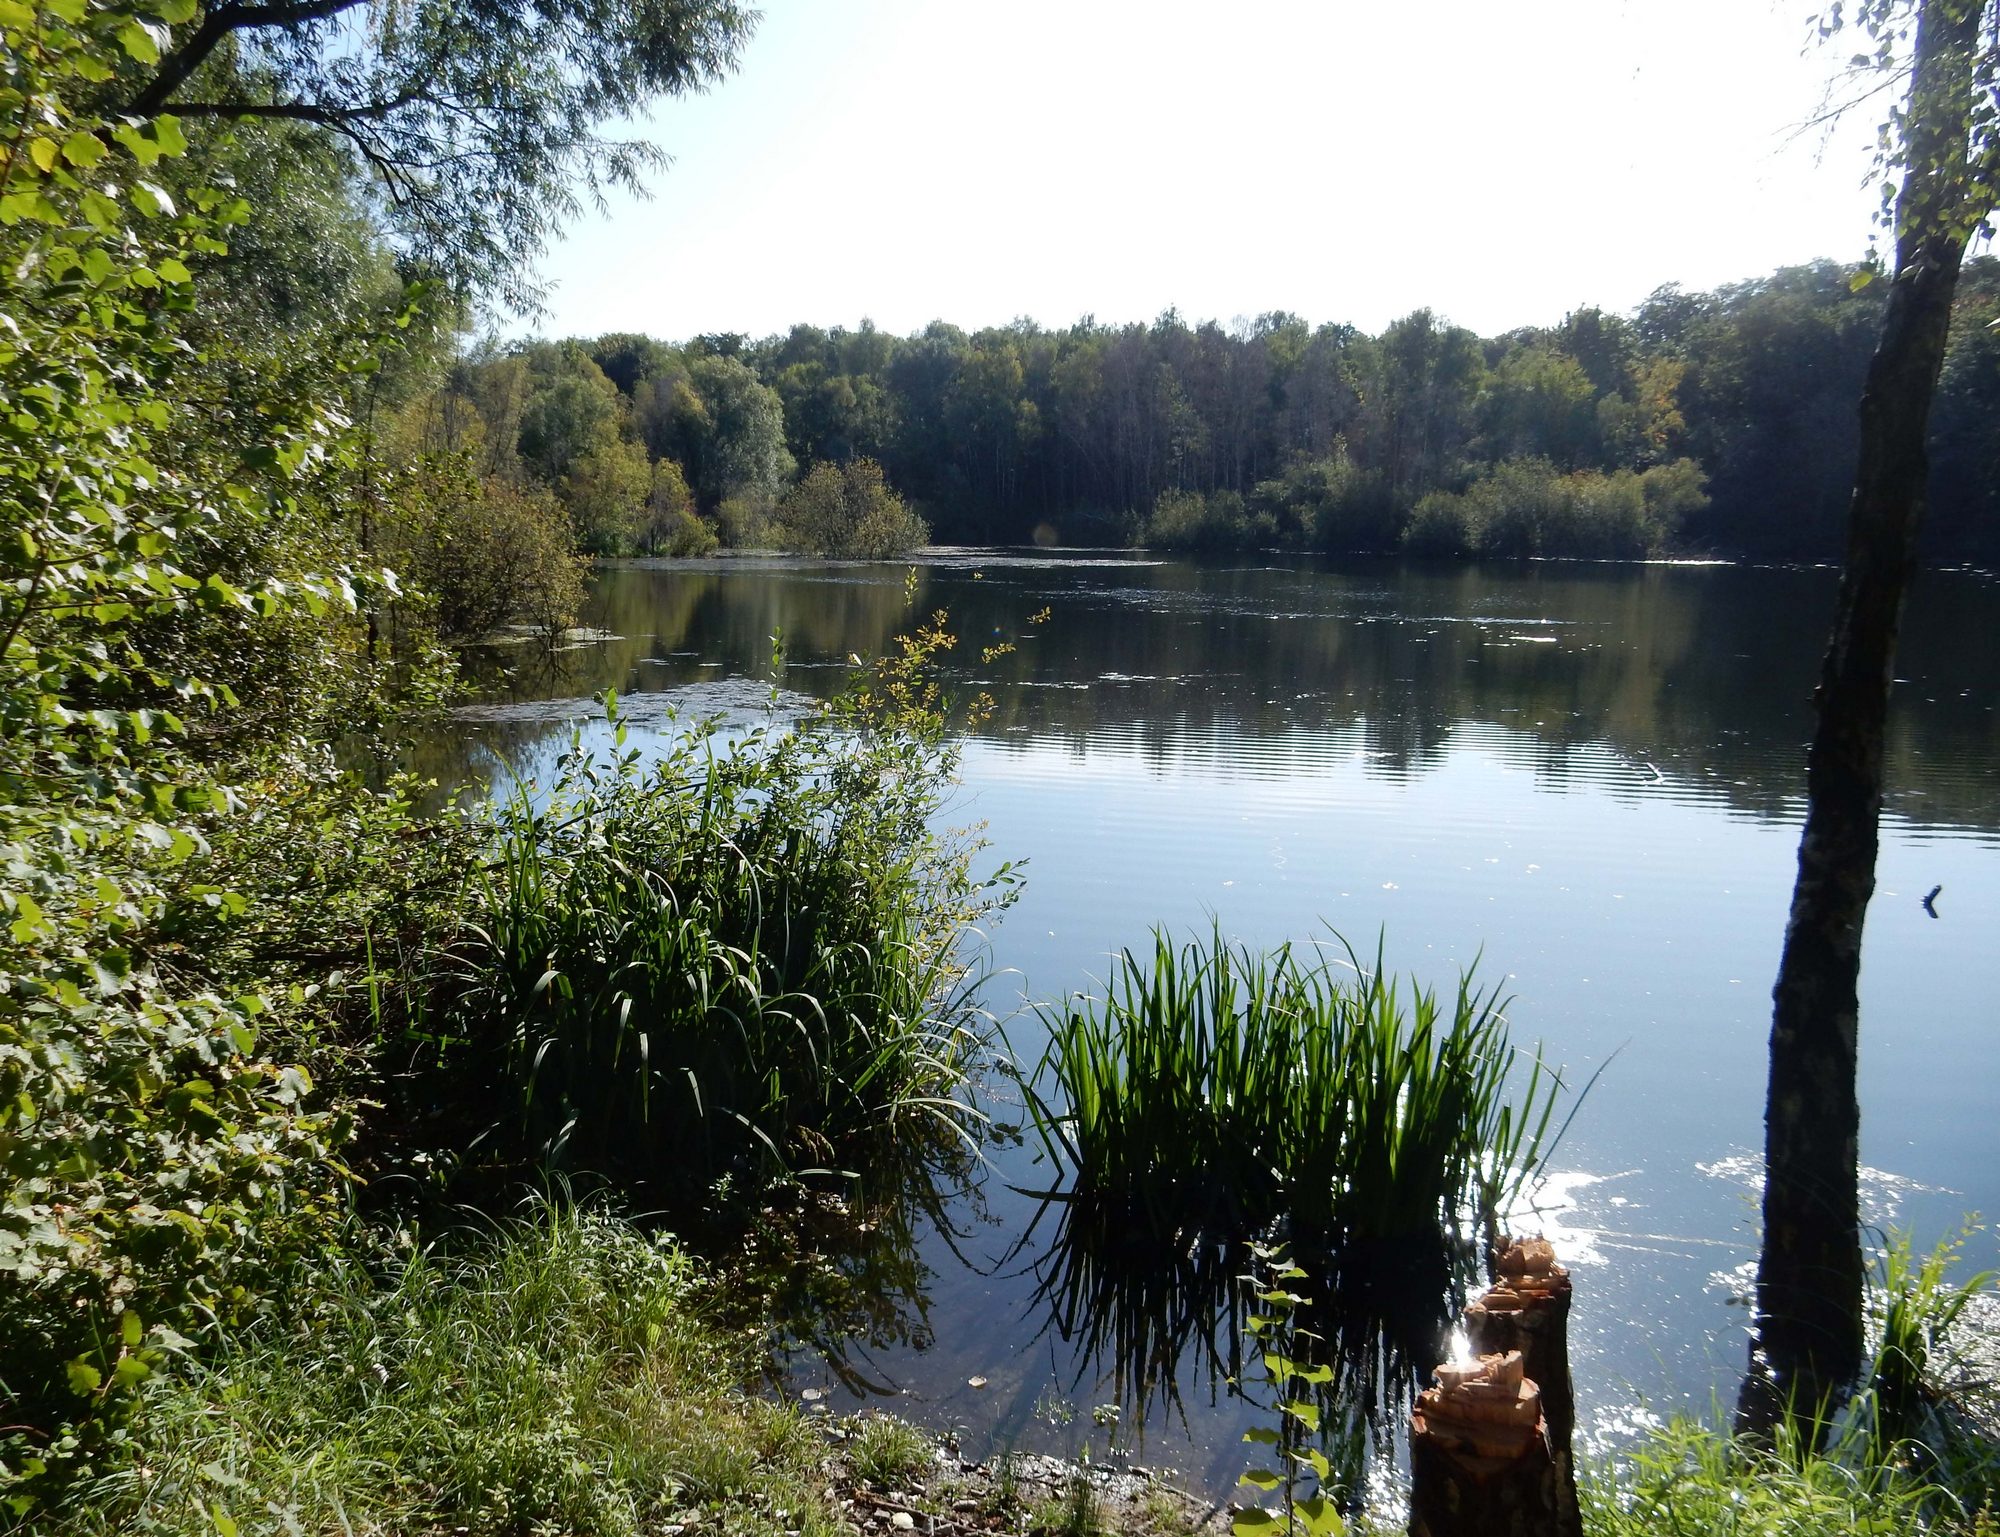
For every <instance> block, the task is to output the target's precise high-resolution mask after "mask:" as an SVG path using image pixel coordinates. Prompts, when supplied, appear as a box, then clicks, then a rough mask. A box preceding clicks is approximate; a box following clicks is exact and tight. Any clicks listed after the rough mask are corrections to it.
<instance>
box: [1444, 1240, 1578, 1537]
mask: <svg viewBox="0 0 2000 1537" xmlns="http://www.w3.org/2000/svg"><path fill="white" fill-rule="evenodd" d="M1495 1259H1496V1264H1495V1269H1496V1273H1497V1274H1498V1276H1499V1279H1498V1280H1497V1281H1496V1283H1495V1284H1494V1285H1493V1286H1492V1287H1491V1288H1490V1289H1489V1290H1488V1291H1487V1292H1486V1294H1485V1295H1484V1296H1482V1297H1481V1298H1479V1299H1478V1300H1477V1301H1476V1302H1474V1303H1472V1304H1471V1305H1470V1306H1469V1307H1467V1308H1466V1310H1465V1324H1466V1334H1467V1336H1468V1338H1469V1339H1470V1340H1471V1342H1472V1348H1473V1350H1474V1351H1475V1352H1476V1353H1477V1354H1478V1359H1477V1361H1471V1362H1453V1363H1447V1364H1446V1365H1444V1366H1440V1367H1439V1368H1438V1369H1437V1372H1436V1378H1437V1385H1436V1386H1435V1387H1432V1388H1429V1389H1426V1390H1425V1391H1424V1392H1423V1393H1421V1394H1420V1395H1418V1398H1417V1404H1416V1408H1415V1410H1414V1411H1413V1412H1412V1413H1411V1415H1410V1534H1411V1537H1489V1534H1490V1537H1582V1531H1583V1519H1582V1514H1581V1511H1580V1510H1579V1508H1578V1504H1577V1497H1576V1472H1575V1466H1574V1463H1573V1461H1572V1459H1571V1455H1570V1441H1571V1437H1572V1434H1573V1432H1574V1429H1575V1422H1576V1398H1575V1393H1574V1390H1573V1388H1572V1386H1571V1383H1570V1375H1569V1308H1570V1296H1571V1291H1570V1281H1569V1274H1568V1272H1567V1271H1565V1270H1564V1269H1563V1268H1562V1267H1561V1266H1560V1265H1558V1264H1556V1263H1555V1251H1554V1249H1553V1248H1552V1247H1551V1246H1550V1245H1549V1244H1548V1242H1547V1241H1546V1240H1543V1239H1529V1240H1527V1241H1525V1242H1523V1241H1520V1240H1514V1241H1512V1242H1510V1243H1508V1244H1507V1246H1506V1248H1505V1249H1504V1250H1502V1251H1501V1252H1500V1253H1498V1254H1497V1255H1496V1256H1495Z"/></svg>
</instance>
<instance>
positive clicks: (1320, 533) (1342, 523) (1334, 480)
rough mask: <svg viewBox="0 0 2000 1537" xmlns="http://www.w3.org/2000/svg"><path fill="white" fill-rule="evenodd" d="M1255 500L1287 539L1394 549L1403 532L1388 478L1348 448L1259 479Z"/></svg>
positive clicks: (1342, 547)
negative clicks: (1364, 466)
mask: <svg viewBox="0 0 2000 1537" xmlns="http://www.w3.org/2000/svg"><path fill="white" fill-rule="evenodd" d="M1251 504H1252V505H1253V506H1254V507H1256V508H1257V509H1258V511H1259V512H1260V513H1261V514H1263V515H1264V516H1266V517H1268V518H1269V519H1270V520H1271V522H1272V525H1273V526H1274V527H1275V528H1276V529H1278V530H1279V532H1280V534H1281V536H1282V537H1283V539H1284V541H1285V542H1286V543H1287V544H1301V545H1308V546H1310V547H1312V548H1314V549H1320V550H1329V551H1333V552H1336V553H1338V552H1343V551H1356V550H1360V551H1380V550H1393V549H1394V548H1395V547H1396V543H1397V540H1398V538H1399V537H1400V535H1401V532H1402V519H1401V518H1400V517H1399V516H1398V513H1397V508H1396V502H1395V498H1394V497H1393V496H1392V495H1391V494H1390V491H1389V482H1388V480H1387V479H1386V478H1385V477H1384V476H1383V475H1381V474H1380V473H1379V472H1377V471H1373V470H1364V469H1362V468H1360V467H1359V466H1358V465H1356V464H1355V463H1354V461H1353V460H1352V459H1350V458H1349V457H1348V455H1347V451H1346V449H1345V448H1342V449H1340V450H1339V451H1338V452H1336V453H1332V454H1328V455H1327V456H1325V457H1324V458H1320V459H1306V460H1300V461H1298V462H1296V463H1294V464H1292V465H1290V466H1288V467H1287V468H1286V470H1285V472H1284V474H1282V475H1280V476H1279V477H1278V478H1277V479H1276V480H1266V481H1262V482H1260V483H1259V484H1258V486H1257V489H1256V490H1255V491H1254V492H1253V493H1252V494H1251Z"/></svg>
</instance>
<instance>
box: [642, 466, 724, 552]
mask: <svg viewBox="0 0 2000 1537" xmlns="http://www.w3.org/2000/svg"><path fill="white" fill-rule="evenodd" d="M648 506H649V508H650V509H651V518H650V521H649V522H648V523H647V525H646V533H645V538H644V539H643V540H642V541H641V547H642V548H643V549H644V550H645V551H646V553H647V554H649V555H672V556H675V557H677V558H680V557H687V556H691V555H707V554H709V553H711V552H712V551H713V550H714V549H715V547H716V545H717V544H718V543H720V542H721V541H720V540H719V539H718V538H717V536H716V531H715V530H714V529H713V528H712V527H710V526H709V525H708V524H707V523H706V522H704V521H703V520H702V518H701V516H700V514H698V513H697V512H696V511H695V507H694V493H693V492H692V491H690V490H689V489H688V483H687V477H686V476H684V475H683V474H682V473H681V467H680V466H679V465H678V464H676V463H675V462H674V461H673V460H671V459H662V460H660V461H659V463H657V464H655V465H654V466H653V494H652V498H651V500H650V502H649V503H648Z"/></svg>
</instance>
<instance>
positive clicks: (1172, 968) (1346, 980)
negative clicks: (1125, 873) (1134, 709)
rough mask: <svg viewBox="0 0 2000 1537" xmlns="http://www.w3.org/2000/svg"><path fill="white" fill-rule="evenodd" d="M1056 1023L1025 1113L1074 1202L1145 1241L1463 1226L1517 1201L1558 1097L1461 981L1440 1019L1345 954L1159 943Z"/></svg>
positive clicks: (1548, 1076)
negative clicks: (1064, 1172)
mask: <svg viewBox="0 0 2000 1537" xmlns="http://www.w3.org/2000/svg"><path fill="white" fill-rule="evenodd" d="M1343 962H1345V964H1344V965H1343V964H1342V963H1343ZM1047 1023H1048V1025H1049V1027H1050V1043H1049V1047H1048V1050H1047V1053H1046V1055H1045V1057H1044V1059H1043V1062H1042V1064H1041V1068H1040V1069H1039V1071H1038V1072H1037V1074H1036V1077H1035V1081H1034V1086H1033V1089H1032V1092H1031V1094H1030V1106H1031V1109H1032V1111H1033V1113H1034V1116H1035V1119H1036V1122H1037V1124H1038V1126H1039V1127H1040V1129H1041V1133H1042V1136H1043V1139H1044V1141H1045V1143H1046V1144H1047V1146H1048V1147H1049V1149H1050V1151H1051V1152H1052V1153H1054V1154H1055V1155H1056V1156H1058V1157H1059V1158H1060V1159H1061V1160H1062V1161H1063V1162H1064V1163H1066V1164H1067V1166H1068V1168H1069V1170H1070V1171H1071V1185H1070V1188H1069V1191H1068V1192H1067V1197H1068V1199H1070V1200H1073V1201H1074V1200H1085V1201H1090V1202H1093V1203H1104V1204H1109V1205H1111V1206H1113V1207H1115V1208H1117V1209H1119V1210H1121V1211H1122V1212H1125V1213H1127V1214H1129V1216H1130V1217H1131V1219H1132V1220H1134V1221H1136V1222H1139V1223H1142V1224H1144V1225H1145V1226H1146V1227H1147V1228H1149V1229H1150V1230H1152V1231H1154V1232H1161V1231H1174V1230H1185V1229H1189V1228H1205V1229H1210V1230H1216V1229H1221V1230H1226V1231H1234V1232H1239V1233H1247V1232H1255V1231H1260V1230H1263V1229H1265V1228H1267V1227H1269V1226H1270V1225H1271V1224H1273V1223H1276V1222H1278V1221H1280V1220H1284V1221H1287V1222H1289V1223H1290V1224H1291V1226H1292V1228H1293V1229H1294V1231H1296V1232H1299V1233H1301V1234H1308V1235H1312V1236H1314V1237H1317V1238H1321V1239H1324V1240H1327V1241H1331V1242H1339V1241H1346V1240H1352V1239H1383V1238H1398V1237H1407V1236H1413V1235H1419V1234H1423V1233H1426V1232H1435V1231H1438V1230H1439V1229H1440V1228H1448V1227H1451V1226H1453V1225H1454V1224H1456V1223H1457V1222H1458V1221H1459V1219H1460V1218H1461V1217H1462V1216H1464V1215H1465V1214H1466V1213H1467V1212H1468V1209H1469V1208H1471V1207H1473V1206H1475V1205H1479V1206H1489V1207H1493V1208H1499V1207H1502V1206H1504V1205H1505V1203H1506V1202H1507V1200H1508V1199H1509V1197H1511V1196H1512V1195H1513V1194H1514V1193H1515V1192H1516V1191H1517V1190H1518V1189H1519V1187H1520V1185H1521V1183H1522V1181H1523V1180H1525V1178H1526V1177H1527V1176H1528V1174H1529V1173H1530V1172H1531V1171H1532V1170H1533V1169H1534V1168H1535V1167H1536V1163H1537V1159H1538V1157H1539V1155H1540V1150H1541V1144H1542V1140H1543V1138H1544V1136H1545V1135H1546V1133H1547V1130H1548V1126H1549V1119H1550V1114H1551V1111H1552V1109H1553V1106H1554V1091H1555V1089H1556V1088H1557V1087H1558V1085H1559V1080H1558V1078H1557V1075H1556V1074H1555V1073H1554V1072H1553V1071H1552V1070H1550V1069H1548V1068H1547V1067H1546V1066H1544V1064H1543V1063H1542V1061H1541V1059H1540V1057H1539V1055H1536V1056H1534V1057H1532V1058H1525V1059H1524V1058H1523V1057H1522V1056H1521V1054H1520V1053H1518V1052H1517V1051H1516V1050H1515V1049H1514V1048H1513V1046H1512V1044H1511V1043H1510V1041H1509V1038H1508V1030H1507V1023H1506V1019H1505V1016H1504V1014H1503V1012H1502V1004H1501V1000H1500V999H1499V998H1498V997H1497V996H1496V995H1495V994H1494V993H1492V992H1490V991H1485V990H1482V989H1480V988H1478V987H1476V986H1475V985H1474V982H1473V979H1472V977H1471V976H1470V975H1469V974H1468V975H1465V976H1461V978H1460V979H1459V984H1458V991H1457V995H1456V997H1455V999H1453V1000H1451V1002H1450V1004H1449V1006H1448V1007H1447V1008H1441V1007H1440V1004H1439V1000H1438V997H1437V995H1436V994H1435V993H1434V992H1433V991H1432V990H1430V989H1428V988H1423V987H1419V986H1416V985H1415V984H1411V985H1409V987H1408V989H1407V991H1405V989H1404V986H1403V984H1400V983H1398V982H1397V981H1396V980H1394V979H1393V978H1391V977H1390V976H1388V975H1387V973H1386V972H1385V970H1384V969H1383V967H1382V964H1381V957H1380V955H1379V954H1378V955H1377V958H1376V964H1375V966H1374V967H1373V968H1372V969H1369V968H1364V967H1363V966H1362V965H1361V964H1360V963H1359V961H1358V960H1357V959H1356V957H1355V956H1354V955H1353V952H1352V951H1351V950H1348V949H1347V948H1346V947H1345V946H1344V945H1343V946H1342V947H1341V949H1340V951H1339V952H1338V953H1337V954H1332V955H1330V954H1326V953H1321V952H1317V951H1315V952H1312V953H1301V952H1300V951H1297V950H1294V949H1293V948H1292V947H1291V946H1289V945H1287V946H1283V947H1281V948H1279V949H1277V950H1275V951H1268V952H1266V951H1257V950H1252V949H1250V948H1248V947H1246V946H1242V945H1232V944H1229V943H1227V942H1226V941H1225V940H1224V939H1223V937H1222V935H1221V933H1220V931H1219V930H1217V931H1216V932H1214V933H1213V934H1212V935H1211V936H1210V938H1209V939H1207V940H1206V941H1199V940H1197V941H1192V942H1189V943H1188V944H1186V945H1183V946H1176V945H1175V944H1174V942H1173V940H1172V939H1171V937H1170V936H1169V935H1167V934H1166V933H1165V932H1163V931H1156V932H1155V934H1154V940H1153V952H1152V955H1151V958H1150V961H1149V962H1148V961H1142V960H1141V959H1140V958H1139V957H1137V956H1135V955H1134V954H1133V953H1132V952H1131V951H1129V950H1128V951H1125V952H1124V953H1123V954H1122V955H1121V956H1120V957H1119V960H1118V963H1117V964H1116V966H1115V967H1114V969H1113V974H1112V977H1111V979H1110V982H1109V985H1108V986H1107V987H1106V988H1105V990H1104V993H1103V996H1101V997H1085V998H1080V999H1078V1000H1076V1002H1075V1003H1074V1004H1073V1005H1072V1006H1070V1007H1068V1008H1066V1009H1064V1010H1063V1011H1062V1012H1061V1013H1059V1014H1055V1015H1053V1016H1051V1017H1048V1019H1047ZM1517 1068H1525V1073H1524V1074H1517V1071H1516V1070H1517ZM1517 1085H1518V1091H1517V1087H1516V1086H1517Z"/></svg>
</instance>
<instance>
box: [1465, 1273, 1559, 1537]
mask: <svg viewBox="0 0 2000 1537" xmlns="http://www.w3.org/2000/svg"><path fill="white" fill-rule="evenodd" d="M1495 1268H1496V1269H1497V1270H1498V1272H1499V1276H1500V1279H1499V1281H1498V1282H1497V1283H1496V1284H1495V1285H1494V1286H1493V1287H1492V1288H1491V1289H1490V1290H1489V1291H1488V1292H1487V1293H1486V1295H1485V1296H1483V1297H1481V1298H1479V1300H1478V1301H1476V1302H1474V1303H1472V1304H1471V1305H1470V1306H1469V1307H1467V1308H1466V1310H1465V1332H1466V1336H1467V1337H1468V1338H1469V1339H1470V1340H1471V1341H1472V1348H1473V1349H1474V1350H1475V1351H1478V1352H1480V1353H1481V1354H1485V1353H1488V1352H1491V1351H1505V1350H1518V1351H1520V1352H1521V1361H1522V1370H1523V1372H1524V1373H1525V1374H1526V1376H1527V1377H1528V1379H1529V1380H1530V1381H1531V1382H1533V1383H1534V1384H1535V1385H1536V1386H1537V1387H1539V1388H1540V1389H1541V1390H1542V1415H1543V1418H1544V1419H1545V1420H1546V1421H1547V1423H1548V1437H1549V1456H1550V1458H1551V1460H1552V1461H1553V1462H1554V1463H1555V1468H1556V1477H1557V1480H1558V1483H1559V1485H1560V1488H1561V1510H1560V1515H1561V1520H1560V1522H1559V1524H1558V1526H1557V1533H1558V1537H1582V1533H1583V1513H1582V1511H1581V1509H1580V1508H1579V1506H1578V1503H1577V1496H1576V1462H1575V1458H1574V1456H1573V1454H1572V1451H1571V1441H1572V1439H1573V1437H1574V1434H1575V1430H1576V1390H1575V1387H1574V1385H1573V1384H1572V1383H1571V1381H1570V1374H1569V1309H1570V1298H1571V1295H1572V1293H1571V1287H1570V1279H1569V1272H1568V1271H1566V1270H1564V1269H1563V1267H1562V1266H1560V1265H1558V1264H1557V1263H1556V1262H1555V1250H1554V1248H1553V1247H1552V1246H1551V1245H1550V1244H1549V1242H1548V1240H1547V1239H1543V1238H1531V1239H1527V1240H1522V1239H1513V1240H1511V1241H1510V1242H1509V1243H1508V1244H1507V1247H1506V1248H1505V1249H1504V1250H1502V1251H1501V1253H1500V1254H1499V1255H1498V1256H1497V1257H1496V1261H1495Z"/></svg>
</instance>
